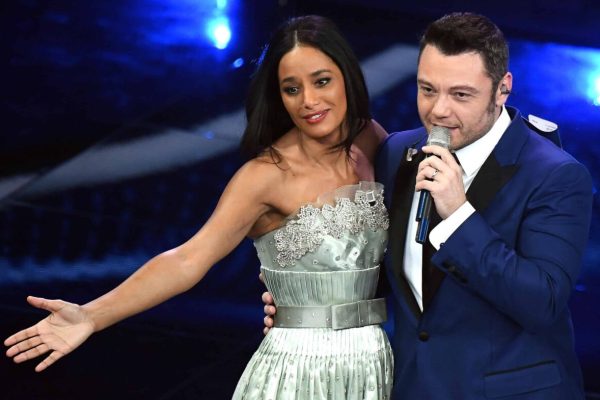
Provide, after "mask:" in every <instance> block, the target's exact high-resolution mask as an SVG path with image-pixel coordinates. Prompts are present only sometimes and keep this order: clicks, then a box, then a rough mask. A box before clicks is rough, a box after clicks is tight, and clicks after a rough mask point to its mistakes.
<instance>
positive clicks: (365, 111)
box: [241, 15, 371, 162]
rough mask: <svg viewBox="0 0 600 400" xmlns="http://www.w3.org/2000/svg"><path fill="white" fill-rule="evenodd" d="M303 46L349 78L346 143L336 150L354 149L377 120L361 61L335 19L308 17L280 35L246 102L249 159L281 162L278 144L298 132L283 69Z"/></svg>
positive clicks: (262, 60) (296, 20)
mask: <svg viewBox="0 0 600 400" xmlns="http://www.w3.org/2000/svg"><path fill="white" fill-rule="evenodd" d="M297 45H304V46H310V47H314V48H316V49H318V50H320V51H322V52H323V53H325V54H327V56H329V57H330V58H331V59H332V60H333V61H334V62H335V64H336V65H337V66H338V68H339V69H340V71H341V72H342V75H343V77H344V85H345V88H346V101H347V112H346V118H345V122H344V127H346V128H347V135H346V138H345V139H344V140H343V141H342V142H340V143H338V144H337V145H336V146H334V148H335V147H343V148H344V149H345V150H346V153H347V154H349V152H350V146H351V145H352V142H353V141H354V139H355V138H356V136H357V135H358V134H359V133H360V131H361V130H362V129H363V128H364V127H365V125H366V123H367V122H368V121H369V120H370V119H371V114H370V112H369V94H368V91H367V86H366V84H365V79H364V76H363V74H362V71H361V69H360V64H359V63H358V59H357V58H356V56H355V55H354V52H353V51H352V49H351V48H350V46H349V45H348V43H347V42H346V40H345V39H344V38H343V37H342V35H341V34H340V32H339V30H338V29H337V27H336V26H335V25H334V24H333V22H331V21H330V20H329V19H327V18H325V17H320V16H316V15H308V16H303V17H298V18H293V19H290V20H289V21H287V22H285V23H284V24H283V25H282V26H280V27H279V29H278V30H277V31H276V32H275V34H274V35H273V37H272V38H271V41H270V42H269V43H268V44H267V46H266V47H265V49H264V51H263V52H262V55H261V57H260V59H259V62H258V68H257V70H256V72H255V73H254V75H253V77H252V81H251V82H250V88H249V91H248V96H247V98H246V118H247V120H248V124H247V125H246V129H245V130H244V135H243V137H242V142H241V146H242V151H243V152H244V154H245V155H247V156H248V157H249V158H253V157H256V156H257V155H259V154H261V153H263V152H264V151H270V153H271V156H272V157H273V160H274V162H279V161H280V159H279V157H278V155H277V152H275V151H274V149H273V148H272V145H273V143H275V141H276V140H277V139H279V138H280V137H281V136H283V135H284V134H285V133H286V132H288V131H289V130H290V129H292V128H293V126H294V123H293V122H292V119H291V117H290V116H289V114H288V112H287V111H286V109H285V107H284V105H283V101H282V99H281V93H280V89H279V78H278V69H279V61H280V60H281V58H282V57H283V56H284V55H285V54H286V53H288V52H289V51H290V50H292V49H293V48H294V47H295V46H297Z"/></svg>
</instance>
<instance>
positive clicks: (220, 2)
mask: <svg viewBox="0 0 600 400" xmlns="http://www.w3.org/2000/svg"><path fill="white" fill-rule="evenodd" d="M225 7H227V0H217V8H218V9H219V10H224V9H225Z"/></svg>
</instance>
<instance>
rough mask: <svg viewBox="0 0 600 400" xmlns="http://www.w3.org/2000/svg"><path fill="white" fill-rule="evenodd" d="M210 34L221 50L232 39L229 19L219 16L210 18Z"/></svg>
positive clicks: (208, 26) (214, 43)
mask: <svg viewBox="0 0 600 400" xmlns="http://www.w3.org/2000/svg"><path fill="white" fill-rule="evenodd" d="M207 28H208V29H207V30H208V36H209V37H210V39H211V41H212V42H213V45H214V46H215V47H216V48H217V49H220V50H223V49H225V48H226V47H227V45H228V44H229V41H230V40H231V29H229V19H228V18H226V17H218V18H214V19H212V20H210V21H209V22H208V24H207Z"/></svg>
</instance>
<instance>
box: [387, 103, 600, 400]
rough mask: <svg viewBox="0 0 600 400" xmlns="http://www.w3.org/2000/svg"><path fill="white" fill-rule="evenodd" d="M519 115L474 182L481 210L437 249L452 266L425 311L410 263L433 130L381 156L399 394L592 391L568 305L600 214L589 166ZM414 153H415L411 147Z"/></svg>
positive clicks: (403, 135) (390, 142) (554, 395)
mask: <svg viewBox="0 0 600 400" xmlns="http://www.w3.org/2000/svg"><path fill="white" fill-rule="evenodd" d="M509 114H510V115H511V119H512V122H511V125H510V126H509V128H508V129H507V130H506V132H505V133H504V135H503V136H502V138H501V140H500V142H499V143H498V144H497V146H496V148H495V149H494V151H493V152H492V154H491V155H490V157H489V158H488V159H487V160H486V162H485V163H484V165H483V166H482V168H481V170H480V171H479V173H478V174H477V176H476V178H475V180H474V181H473V183H472V185H471V187H470V188H469V190H468V192H467V199H468V200H469V201H470V202H471V204H472V205H473V206H474V207H475V209H476V212H475V213H474V214H473V215H471V216H470V217H469V218H468V219H467V220H466V221H465V222H464V223H463V224H462V225H461V226H460V227H459V228H458V229H457V230H456V231H455V232H454V233H453V234H452V235H451V236H450V237H449V238H448V240H447V241H446V242H445V243H444V244H443V245H442V247H441V248H440V249H439V251H437V252H436V253H435V255H434V256H433V258H432V262H433V263H434V264H435V266H436V267H437V268H439V269H440V270H441V271H442V272H443V273H444V278H443V280H442V282H441V285H440V286H439V288H438V289H437V291H436V293H435V295H434V297H433V300H432V302H431V305H430V307H429V308H428V309H426V310H425V312H424V313H423V314H421V312H420V310H419V308H418V307H417V304H416V301H415V299H414V296H413V294H412V292H411V291H410V289H409V287H408V285H407V282H406V279H405V276H404V272H403V255H404V243H405V238H406V227H407V222H408V214H409V209H410V206H411V201H412V197H413V193H414V185H415V175H416V170H417V165H418V163H419V162H420V160H422V159H423V154H422V152H420V151H419V152H418V153H417V154H416V155H415V156H414V157H412V161H408V160H407V151H408V149H409V148H417V149H419V148H420V147H421V146H422V145H423V144H424V143H425V141H426V136H427V134H426V132H425V130H424V129H423V128H421V129H416V130H412V131H405V132H398V133H394V134H392V135H390V136H389V137H388V139H387V140H386V141H385V142H384V144H383V145H382V147H381V149H380V152H379V156H378V159H377V166H376V171H377V174H378V180H379V181H380V182H382V183H384V184H385V187H386V202H387V206H388V209H389V210H390V222H391V223H390V238H389V244H388V253H387V256H386V259H385V265H386V274H387V278H388V280H389V283H390V286H391V290H392V298H393V304H394V307H393V308H392V311H393V314H394V325H395V328H394V334H393V336H392V338H391V342H392V346H393V348H394V355H395V383H394V385H395V386H394V398H397V399H404V400H411V399H418V400H423V399H461V400H464V399H487V398H510V399H517V398H518V399H543V400H548V399H568V400H572V399H583V396H584V394H583V384H582V378H581V372H580V368H579V365H578V361H577V358H576V355H575V352H574V346H573V329H572V324H571V317H570V312H569V309H568V307H567V302H568V299H569V295H570V293H571V290H572V288H573V286H574V285H575V282H576V279H577V276H578V274H579V270H580V263H581V258H582V253H583V251H584V247H585V244H586V241H587V236H588V231H589V223H590V218H591V203H592V183H591V177H590V175H589V173H588V172H587V170H586V169H585V168H584V167H583V166H582V165H581V164H580V163H578V162H577V161H576V160H575V159H573V158H572V157H571V156H570V155H568V154H567V153H565V152H564V151H562V150H561V149H560V148H559V147H557V146H556V145H555V144H553V143H552V142H550V141H549V140H548V139H546V138H544V137H542V136H540V135H539V134H537V133H535V132H533V131H532V130H530V129H529V128H528V127H527V125H526V124H525V122H524V120H523V119H522V118H521V116H520V114H519V112H518V111H517V110H515V109H511V108H509ZM408 158H411V157H408Z"/></svg>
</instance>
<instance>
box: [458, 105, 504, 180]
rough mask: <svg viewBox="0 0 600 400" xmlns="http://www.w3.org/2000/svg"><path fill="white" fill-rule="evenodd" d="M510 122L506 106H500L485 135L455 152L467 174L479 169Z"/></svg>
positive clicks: (469, 174)
mask: <svg viewBox="0 0 600 400" xmlns="http://www.w3.org/2000/svg"><path fill="white" fill-rule="evenodd" d="M511 122H512V121H511V119H510V115H508V111H507V110H506V107H504V106H502V112H501V113H500V116H499V117H498V119H497V120H496V122H494V125H493V126H492V128H491V129H490V130H489V131H488V132H487V133H486V134H485V135H483V136H482V137H480V138H479V139H477V140H476V141H474V142H473V143H471V144H470V145H468V146H466V147H463V148H462V149H459V150H457V151H456V152H455V153H456V157H458V160H459V161H460V166H461V167H462V169H463V171H465V174H466V175H467V176H471V175H473V174H475V173H477V171H479V169H480V168H481V166H482V165H483V163H484V162H485V160H486V159H487V158H488V157H489V155H490V154H491V153H492V151H493V150H494V147H496V145H497V144H498V142H499V141H500V138H502V134H503V133H504V131H506V129H508V127H509V125H510V123H511Z"/></svg>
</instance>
